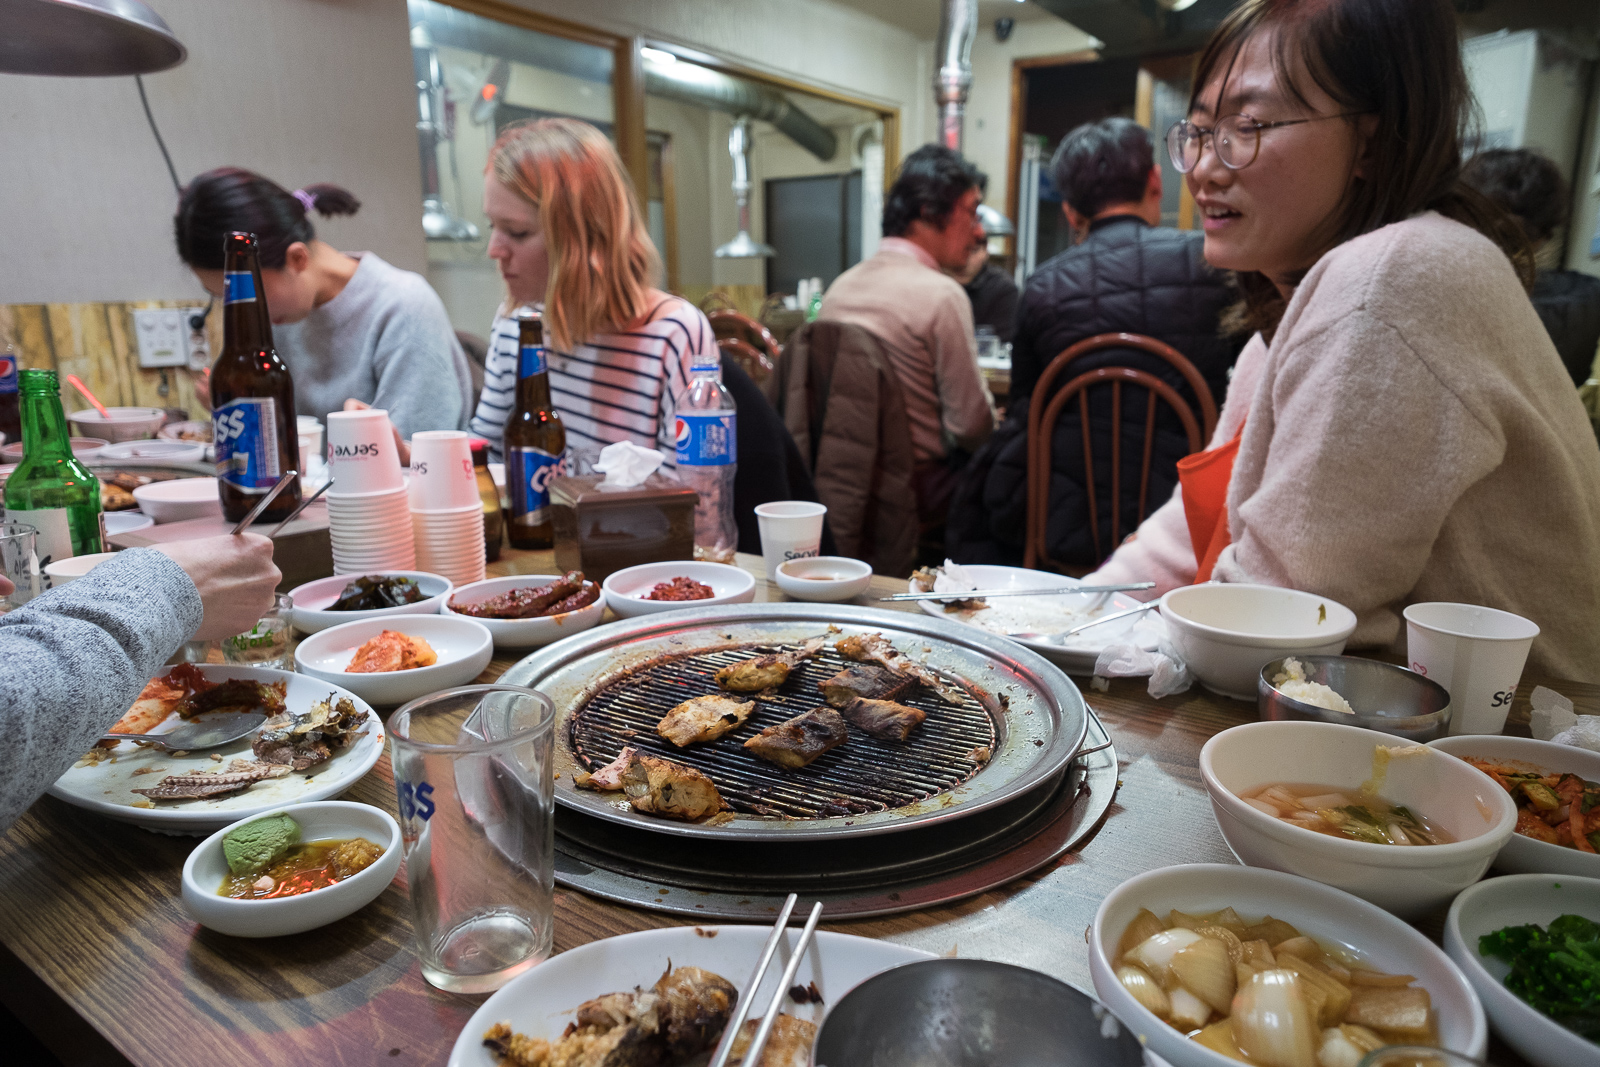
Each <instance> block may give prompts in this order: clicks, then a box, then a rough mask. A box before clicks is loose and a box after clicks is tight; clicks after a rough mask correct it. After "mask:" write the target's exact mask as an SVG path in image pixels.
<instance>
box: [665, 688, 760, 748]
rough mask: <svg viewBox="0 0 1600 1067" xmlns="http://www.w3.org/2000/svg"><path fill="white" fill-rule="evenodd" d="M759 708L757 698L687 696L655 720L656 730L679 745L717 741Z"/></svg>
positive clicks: (684, 746)
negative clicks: (741, 699)
mask: <svg viewBox="0 0 1600 1067" xmlns="http://www.w3.org/2000/svg"><path fill="white" fill-rule="evenodd" d="M755 708H756V702H755V701H754V700H746V701H745V702H744V703H742V704H741V703H740V702H739V701H737V700H734V699H733V698H732V697H725V696H717V695H715V694H713V695H711V696H703V697H695V698H694V699H693V700H685V701H684V702H683V703H682V704H679V705H678V706H677V707H675V708H673V709H672V710H671V711H669V712H667V714H666V715H665V716H664V717H663V718H662V720H661V721H660V722H659V723H657V724H656V733H658V734H660V735H661V736H662V737H665V738H666V739H667V740H668V741H671V742H672V743H673V744H675V745H677V746H678V747H679V748H688V747H689V746H690V745H692V744H694V743H695V742H696V741H715V740H716V739H717V738H719V737H721V736H722V735H723V734H726V733H728V732H730V731H732V730H736V729H738V728H739V727H740V726H742V725H743V724H744V721H745V720H746V719H748V718H749V717H750V713H751V712H752V711H754V710H755Z"/></svg>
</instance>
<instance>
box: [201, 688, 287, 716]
mask: <svg viewBox="0 0 1600 1067" xmlns="http://www.w3.org/2000/svg"><path fill="white" fill-rule="evenodd" d="M288 685H289V683H288V682H255V681H251V680H250V679H248V678H230V679H229V680H227V681H226V682H218V683H217V684H216V685H213V686H210V687H209V688H206V689H196V690H195V692H194V694H193V695H192V696H190V697H187V698H186V699H184V700H182V701H180V702H179V703H178V705H177V706H176V707H175V708H174V709H173V710H174V711H176V712H177V713H178V714H179V715H181V716H182V717H183V718H185V719H192V718H194V717H195V716H196V715H200V714H203V713H204V712H208V711H222V710H227V711H264V712H266V713H267V715H268V716H269V717H270V716H272V715H276V714H278V713H279V712H281V711H282V710H283V697H284V694H285V693H286V692H288Z"/></svg>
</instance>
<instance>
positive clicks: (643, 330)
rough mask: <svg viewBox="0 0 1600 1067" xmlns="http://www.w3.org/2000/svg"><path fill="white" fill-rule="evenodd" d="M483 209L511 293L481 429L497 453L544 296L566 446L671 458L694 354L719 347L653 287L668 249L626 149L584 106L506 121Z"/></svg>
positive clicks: (489, 373)
mask: <svg viewBox="0 0 1600 1067" xmlns="http://www.w3.org/2000/svg"><path fill="white" fill-rule="evenodd" d="M486 177H487V180H486V181H485V182H484V190H483V211H484V214H485V215H486V216H488V219H489V224H490V227H491V233H490V237H489V258H491V259H493V260H494V261H495V262H496V263H497V264H498V265H499V267H500V276H501V278H502V279H504V281H505V285H506V299H505V302H504V303H503V304H502V305H501V307H500V310H499V312H498V313H497V314H496V316H495V320H494V327H493V330H492V333H491V340H490V348H489V355H488V358H487V360H486V362H485V367H484V380H483V394H482V396H481V397H480V398H479V400H478V410H477V413H476V414H475V415H474V416H473V418H472V432H473V433H476V434H478V435H480V436H482V437H485V438H487V439H488V440H489V442H490V448H491V450H492V451H493V452H494V453H496V454H497V455H498V453H499V452H500V443H501V440H502V438H503V437H504V434H505V424H506V419H507V418H508V417H509V416H510V414H511V408H512V406H513V404H514V402H515V400H516V388H517V322H516V320H515V319H514V318H513V317H512V316H513V314H514V312H515V311H516V310H517V309H518V308H520V307H522V306H523V305H525V304H532V305H535V306H537V305H541V304H542V305H543V313H544V336H545V344H546V346H547V350H548V353H549V365H550V395H551V398H552V399H553V400H554V401H555V405H556V408H557V409H558V410H559V411H560V413H561V420H562V423H563V424H564V425H565V427H566V431H567V447H568V448H570V449H573V450H593V449H598V448H601V447H603V446H605V445H608V444H612V443H615V442H617V441H632V442H633V443H634V444H637V445H642V446H644V447H647V448H659V449H660V450H661V451H663V452H665V453H666V455H667V463H668V465H674V457H675V455H676V451H675V443H674V442H675V434H674V421H673V414H674V411H675V409H676V406H677V402H678V400H679V398H680V397H681V396H682V395H683V393H684V392H685V391H686V390H687V389H688V385H689V366H690V361H691V359H692V358H693V356H694V355H695V354H696V353H699V352H711V351H715V348H716V340H715V338H714V337H713V335H712V332H711V324H710V323H709V322H707V321H706V317H705V315H703V314H701V312H700V310H699V309H698V308H696V307H695V306H694V305H692V304H690V303H689V302H688V301H686V300H683V299H682V298H680V297H676V296H672V295H671V294H669V293H664V292H662V291H661V290H659V289H657V288H656V287H655V281H656V278H657V277H658V276H659V274H660V266H661V264H660V257H659V256H658V255H657V254H656V249H655V246H654V245H653V244H651V243H650V237H649V235H648V234H647V233H646V231H645V223H644V215H643V212H642V211H641V210H640V208H639V203H638V200H637V198H636V197H635V195H634V190H633V186H632V184H631V183H630V182H629V181H628V177H627V175H626V174H625V173H624V171H623V169H622V161H621V160H620V159H619V158H617V153H616V150H615V149H613V148H612V147H611V143H610V142H609V141H608V140H606V138H605V135H604V134H602V133H601V132H600V131H599V130H597V129H595V128H594V127H593V126H591V125H589V124H588V123H586V122H579V121H577V120H576V119H562V118H552V119H539V120H537V121H535V122H528V123H519V124H517V125H515V126H511V127H508V128H507V129H506V130H505V132H504V133H502V134H501V135H500V138H499V140H497V141H496V142H495V145H494V148H493V149H492V150H491V151H490V153H489V165H488V167H487V168H486Z"/></svg>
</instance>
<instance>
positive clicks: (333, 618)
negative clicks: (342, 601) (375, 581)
mask: <svg viewBox="0 0 1600 1067" xmlns="http://www.w3.org/2000/svg"><path fill="white" fill-rule="evenodd" d="M357 578H410V579H411V580H412V581H414V582H416V583H417V588H418V589H420V590H422V593H423V595H424V597H425V599H423V600H419V601H417V602H416V603H415V604H401V605H400V606H399V607H397V608H372V609H370V610H368V611H329V610H328V605H330V604H332V603H333V602H334V601H335V600H338V599H339V597H340V595H341V594H343V593H344V588H345V586H347V585H349V584H350V583H351V582H353V581H355V580H356V579H357ZM454 588H455V583H454V582H452V581H450V579H448V578H446V577H445V576H444V575H442V574H432V573H430V572H428V571H385V570H375V571H372V572H371V573H370V574H336V575H334V576H333V577H332V578H318V579H317V580H316V581H314V582H307V583H306V584H305V585H297V586H295V587H294V588H293V589H291V590H289V596H290V598H291V599H292V600H293V601H294V628H295V629H296V630H299V631H300V632H301V633H305V634H314V633H316V632H318V631H319V630H326V629H327V628H328V627H330V626H342V625H343V624H345V623H347V622H360V621H362V620H363V619H377V618H387V617H389V616H391V615H437V614H439V609H440V608H441V607H443V606H444V602H445V599H446V598H447V597H449V595H450V591H451V590H453V589H454Z"/></svg>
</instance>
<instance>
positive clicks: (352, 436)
mask: <svg viewBox="0 0 1600 1067" xmlns="http://www.w3.org/2000/svg"><path fill="white" fill-rule="evenodd" d="M328 467H329V473H330V474H332V476H333V487H332V488H331V489H329V490H328V493H327V495H326V497H324V499H325V500H327V502H328V537H329V539H330V540H331V541H332V542H333V573H335V574H364V573H368V572H372V571H384V570H391V571H410V570H416V569H417V561H416V547H415V545H414V544H413V542H412V538H411V528H410V524H409V523H408V522H407V521H406V520H407V518H408V516H407V510H408V508H407V497H406V481H405V476H404V474H403V473H402V472H401V469H400V453H399V451H398V450H397V449H396V448H395V443H394V430H393V429H392V428H391V427H390V425H389V413H388V412H387V411H384V410H382V409H380V408H371V409H368V410H366V411H330V412H329V413H328Z"/></svg>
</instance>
